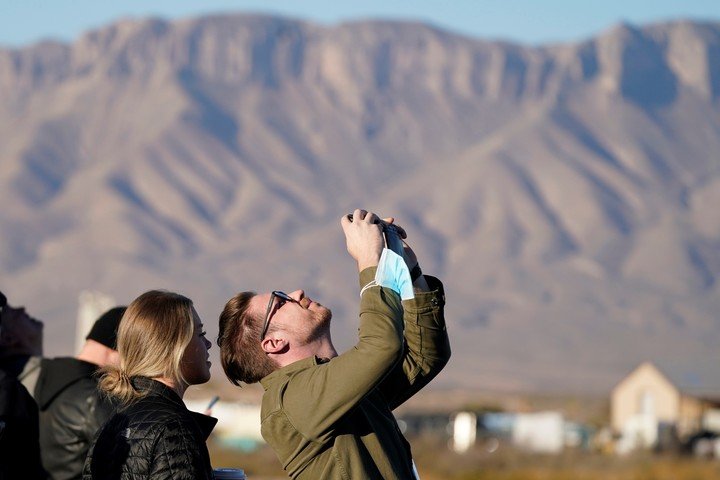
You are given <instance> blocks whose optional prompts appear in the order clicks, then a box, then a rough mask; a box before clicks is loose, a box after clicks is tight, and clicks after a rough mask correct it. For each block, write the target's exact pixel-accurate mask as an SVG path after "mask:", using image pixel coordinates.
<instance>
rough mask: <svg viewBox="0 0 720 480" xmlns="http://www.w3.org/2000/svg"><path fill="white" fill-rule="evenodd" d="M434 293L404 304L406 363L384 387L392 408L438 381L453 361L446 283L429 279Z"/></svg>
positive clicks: (417, 296) (382, 390) (381, 388)
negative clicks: (438, 377) (446, 302)
mask: <svg viewBox="0 0 720 480" xmlns="http://www.w3.org/2000/svg"><path fill="white" fill-rule="evenodd" d="M425 278H426V280H427V282H428V285H429V286H430V289H431V291H429V292H421V293H418V292H416V293H415V298H414V299H412V300H407V301H405V302H403V307H404V315H403V321H404V324H405V332H404V340H405V342H404V346H403V354H402V360H401V361H400V362H399V363H398V364H397V365H396V366H395V368H394V369H393V370H392V372H390V374H389V375H388V376H387V377H386V378H385V379H384V380H383V382H382V383H381V385H380V391H381V392H382V394H383V396H384V397H385V398H386V400H387V402H388V405H389V406H390V409H391V410H392V409H395V408H397V407H398V406H399V405H402V404H403V403H404V402H405V401H406V400H407V399H409V398H410V397H412V396H413V395H415V394H416V393H417V392H418V391H420V389H422V388H423V387H424V386H425V385H427V384H428V383H430V381H431V380H432V379H433V378H435V376H436V375H437V374H438V373H440V371H441V370H442V369H443V367H445V365H446V364H447V362H448V360H449V359H450V341H449V339H448V334H447V328H446V326H445V315H444V311H445V292H444V289H443V284H442V282H441V281H440V280H439V279H437V278H435V277H431V276H429V275H426V276H425Z"/></svg>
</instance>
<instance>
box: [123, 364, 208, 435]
mask: <svg viewBox="0 0 720 480" xmlns="http://www.w3.org/2000/svg"><path fill="white" fill-rule="evenodd" d="M130 381H131V382H132V385H133V387H135V388H136V389H138V390H140V391H145V392H147V394H148V395H157V396H160V397H162V398H164V399H166V400H168V401H169V402H171V403H173V404H175V405H177V406H178V408H182V409H183V410H185V411H187V412H188V413H189V414H190V417H192V419H193V420H195V423H196V424H197V426H198V427H199V428H200V431H201V432H202V434H203V437H204V439H205V440H207V439H208V437H209V436H210V433H211V432H212V431H213V428H215V425H216V424H217V418H214V417H210V416H208V415H203V414H202V413H197V412H193V411H191V410H188V409H187V407H186V406H185V403H184V402H183V401H182V398H180V395H178V394H177V392H175V390H173V389H172V388H170V387H168V386H167V385H165V384H164V383H162V382H158V381H157V380H153V379H152V378H147V377H132V378H131V379H130Z"/></svg>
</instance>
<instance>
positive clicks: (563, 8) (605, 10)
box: [0, 0, 720, 46]
mask: <svg viewBox="0 0 720 480" xmlns="http://www.w3.org/2000/svg"><path fill="white" fill-rule="evenodd" d="M227 11H231V12H238V11H251V12H268V13H281V14H284V15H287V16H293V17H300V18H304V19H308V20H314V21H317V22H319V23H326V24H332V23H337V22H342V21H346V20H352V19H357V18H393V19H413V20H421V21H426V22H429V23H432V24H435V25H437V26H440V27H443V28H447V29H450V30H454V31H457V32H460V33H464V34H469V35H472V36H476V37H482V38H488V39H499V38H501V39H506V40H514V41H518V42H523V43H530V44H539V43H549V42H557V41H574V40H579V39H584V38H586V37H590V36H592V35H595V34H597V33H598V32H600V31H602V30H604V29H606V28H608V27H609V26H611V25H613V24H615V23H618V22H620V21H629V22H631V23H636V24H645V23H651V22H657V21H663V20H667V19H675V18H691V19H699V20H714V21H720V0H595V1H589V0H454V1H453V0H446V1H437V0H433V1H431V0H384V1H381V0H364V1H362V2H358V1H341V0H334V1H332V0H265V1H242V0H236V1H229V0H157V1H155V0H122V1H108V0H0V45H3V46H21V45H25V44H29V43H32V42H35V41H38V40H41V39H46V38H54V39H59V40H65V41H70V40H72V39H74V38H76V37H77V36H79V35H80V34H81V33H82V32H84V31H86V30H89V29H93V28H96V27H100V26H103V25H105V24H108V23H111V22H112V21H114V20H116V19H117V18H120V17H128V16H132V17H143V16H150V15H155V16H161V17H165V18H182V17H190V16H197V15H202V14H204V13H208V12H213V13H216V12H227Z"/></svg>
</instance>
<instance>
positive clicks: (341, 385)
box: [280, 267, 402, 442]
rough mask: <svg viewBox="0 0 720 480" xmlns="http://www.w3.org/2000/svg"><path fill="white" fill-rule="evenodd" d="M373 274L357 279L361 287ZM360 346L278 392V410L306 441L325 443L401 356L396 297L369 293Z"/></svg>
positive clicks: (364, 297)
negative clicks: (281, 410) (347, 414)
mask: <svg viewBox="0 0 720 480" xmlns="http://www.w3.org/2000/svg"><path fill="white" fill-rule="evenodd" d="M375 270H376V269H375V268H374V267H372V268H367V269H365V270H363V271H362V272H361V273H360V284H361V286H363V285H366V284H367V283H369V282H370V281H371V280H372V279H373V278H374V277H375ZM358 336H359V340H358V342H357V344H356V345H355V346H354V347H353V348H352V349H350V350H349V351H347V352H345V353H343V354H342V355H340V356H338V357H335V358H333V359H332V360H330V361H329V362H326V363H323V364H319V365H316V366H315V367H313V368H308V369H302V370H299V371H297V372H296V373H295V374H294V375H293V374H291V376H290V378H289V379H288V381H287V382H286V384H285V385H284V388H283V389H281V396H282V398H281V400H280V401H281V404H282V409H283V411H284V413H285V415H286V416H287V417H288V420H289V421H290V422H291V423H292V424H293V426H294V427H295V428H296V429H297V430H298V431H299V432H300V433H301V434H303V435H304V436H305V437H306V438H308V439H310V440H312V441H320V442H323V441H325V440H327V439H328V438H330V437H331V436H332V433H333V430H334V428H335V426H336V422H337V421H338V420H339V419H340V418H342V417H343V416H344V415H345V414H346V413H347V412H348V411H349V410H351V409H352V408H354V407H355V406H356V405H357V403H358V402H359V401H360V400H361V399H362V398H363V397H365V396H366V395H367V394H368V393H370V392H371V391H372V390H373V389H374V388H376V387H377V386H378V384H379V383H380V382H381V380H382V379H383V378H384V377H385V376H386V375H387V374H388V372H389V371H390V370H391V369H392V367H393V366H394V365H395V364H396V363H397V361H398V360H399V358H400V354H401V352H402V304H401V301H400V297H399V296H398V294H397V293H395V292H394V291H392V290H390V289H386V288H383V287H377V286H376V287H371V288H368V289H367V290H366V291H365V292H364V293H363V295H362V298H361V300H360V326H359V329H358Z"/></svg>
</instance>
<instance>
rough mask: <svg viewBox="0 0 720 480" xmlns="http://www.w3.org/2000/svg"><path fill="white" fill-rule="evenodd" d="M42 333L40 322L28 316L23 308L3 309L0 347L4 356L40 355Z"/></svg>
mask: <svg viewBox="0 0 720 480" xmlns="http://www.w3.org/2000/svg"><path fill="white" fill-rule="evenodd" d="M42 332H43V324H42V322H41V321H39V320H36V319H34V318H32V317H31V316H30V315H28V314H27V312H25V307H17V308H15V307H11V306H10V305H7V306H6V307H5V308H3V310H2V328H1V329H0V346H2V348H3V350H4V353H5V354H6V355H37V356H40V355H42Z"/></svg>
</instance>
